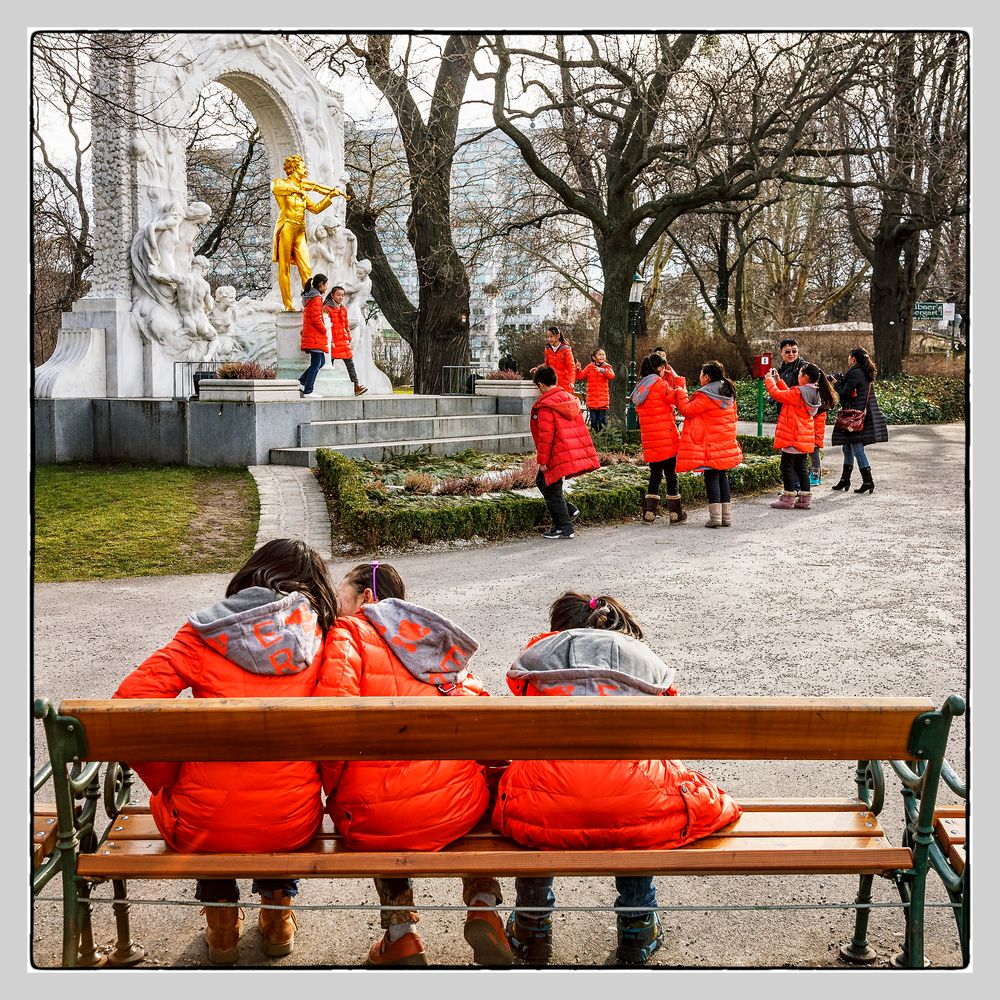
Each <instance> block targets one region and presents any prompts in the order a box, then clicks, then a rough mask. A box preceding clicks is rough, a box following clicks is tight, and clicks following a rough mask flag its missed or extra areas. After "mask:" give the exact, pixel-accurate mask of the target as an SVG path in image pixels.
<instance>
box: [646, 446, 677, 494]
mask: <svg viewBox="0 0 1000 1000" xmlns="http://www.w3.org/2000/svg"><path fill="white" fill-rule="evenodd" d="M664 476H666V477H667V496H670V497H675V496H677V456H676V455H671V456H670V458H665V459H664V460H663V461H662V462H650V463H649V488H648V489H647V490H646V492H647V493H656V494H657V495H659V493H660V481H661V480H662V479H663V477H664Z"/></svg>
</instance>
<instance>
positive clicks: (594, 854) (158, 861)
mask: <svg viewBox="0 0 1000 1000" xmlns="http://www.w3.org/2000/svg"><path fill="white" fill-rule="evenodd" d="M312 846H313V847H320V848H321V850H318V851H310V852H306V851H298V852H295V853H293V854H256V855H247V854H176V853H175V852H173V851H171V850H170V849H169V848H167V847H166V845H164V844H163V842H162V841H147V840H122V841H114V842H110V841H109V842H108V843H106V844H104V845H103V846H102V848H101V850H100V851H99V852H98V853H97V854H86V855H82V856H81V857H80V859H79V864H78V867H77V871H78V873H79V874H80V875H82V876H85V877H90V878H113V877H114V878H134V877H143V878H246V877H247V875H248V873H251V872H252V873H253V874H254V875H256V876H257V877H258V878H281V877H288V876H302V877H310V876H315V877H321V878H337V877H342V878H363V877H366V876H370V875H385V876H393V875H396V876H431V877H434V876H439V877H445V876H450V877H454V876H456V875H463V874H469V875H472V874H486V873H489V874H494V875H498V876H512V875H513V876H516V875H541V874H552V875H623V874H635V873H638V872H648V873H658V874H663V875H687V874H720V875H721V874H737V873H744V874H746V873H760V874H863V873H873V874H874V873H878V872H883V871H889V870H891V869H894V868H905V867H907V866H908V865H909V864H910V863H911V854H910V852H909V851H908V850H907V849H905V848H901V847H893V846H892V845H890V844H889V843H888V842H887V841H885V840H884V839H883V838H881V837H830V838H821V837H816V838H814V837H809V838H802V837H793V838H777V837H775V838H770V837H742V838H741V837H708V838H706V839H704V840H700V841H697V842H696V843H694V844H691V845H689V846H687V847H680V848H675V849H674V850H669V851H655V850H653V851H651V850H641V851H628V850H626V851H604V850H601V851H563V850H547V851H537V850H533V849H531V848H526V847H518V846H517V845H515V844H512V843H511V842H509V841H506V842H504V846H503V847H502V848H498V849H495V850H494V849H492V848H486V847H482V846H476V847H475V848H474V849H470V848H469V846H468V845H467V844H465V845H463V844H462V842H461V841H459V842H457V843H456V844H453V845H450V846H449V847H447V848H445V849H444V850H443V851H435V852H426V851H398V852H392V853H388V852H367V851H347V850H345V849H344V848H343V846H342V845H341V844H340V842H339V841H338V840H327V841H316V842H314V844H313V845H312Z"/></svg>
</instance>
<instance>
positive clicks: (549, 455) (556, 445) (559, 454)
mask: <svg viewBox="0 0 1000 1000" xmlns="http://www.w3.org/2000/svg"><path fill="white" fill-rule="evenodd" d="M528 426H529V427H530V428H531V437H532V439H533V440H534V442H535V458H536V459H537V461H538V464H539V465H544V466H545V471H544V472H543V473H542V475H543V476H544V477H545V485H546V486H551V485H552V483H554V482H555V481H556V480H557V479H562V478H563V477H565V476H580V475H582V474H583V473H584V472H591V471H593V470H594V469H598V468H600V465H601V462H600V459H599V458H598V457H597V449H595V448H594V442H593V439H592V438H591V436H590V431H588V430H587V425H586V424H585V423H584V422H583V416H582V414H581V413H580V407H579V404H578V403H577V401H576V397H575V396H573V395H572V394H571V393H568V392H566V390H565V389H562V388H561V387H560V386H558V385H557V386H556V387H555V388H553V389H549V390H548V391H547V392H543V393H542V395H541V396H540V397H539V398H538V399H537V400H536V401H535V403H534V404H533V405H532V407H531V417H530V419H529V421H528Z"/></svg>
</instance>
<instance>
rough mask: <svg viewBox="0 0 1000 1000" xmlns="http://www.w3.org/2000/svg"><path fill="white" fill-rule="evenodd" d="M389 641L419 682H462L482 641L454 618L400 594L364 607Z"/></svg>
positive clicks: (398, 656)
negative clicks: (404, 597) (412, 602)
mask: <svg viewBox="0 0 1000 1000" xmlns="http://www.w3.org/2000/svg"><path fill="white" fill-rule="evenodd" d="M361 614H363V615H364V616H365V618H367V619H368V621H370V622H371V623H372V625H374V626H375V628H377V629H378V631H379V634H380V635H381V636H382V638H383V639H384V640H385V644H386V645H387V646H388V647H389V648H390V649H391V650H392V652H393V653H395V655H396V657H397V658H398V659H399V661H400V662H401V663H402V664H403V666H404V667H406V669H407V670H409V672H410V673H411V674H413V676H414V677H416V679H417V680H418V681H423V682H424V683H425V684H435V685H438V686H440V685H441V684H459V683H461V681H462V679H463V678H464V677H465V674H466V672H467V671H466V663H467V661H468V660H469V658H470V657H471V656H472V654H473V653H474V652H475V651H476V650H477V649H479V643H478V642H476V640H475V639H473V638H472V636H471V635H469V634H468V633H467V632H464V631H463V630H462V629H460V628H459V627H458V626H457V625H456V624H455V623H454V622H453V621H450V620H449V619H447V618H445V617H444V615H439V614H438V613H437V612H436V611H431V610H430V608H423V607H421V606H420V605H419V604H411V603H410V602H409V601H403V600H400V599H399V598H396V597H389V598H386V599H385V600H384V601H378V602H377V603H375V604H365V605H364V606H363V607H362V608H361Z"/></svg>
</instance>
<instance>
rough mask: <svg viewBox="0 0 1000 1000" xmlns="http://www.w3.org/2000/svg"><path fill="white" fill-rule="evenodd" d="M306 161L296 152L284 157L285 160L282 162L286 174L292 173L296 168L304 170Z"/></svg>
mask: <svg viewBox="0 0 1000 1000" xmlns="http://www.w3.org/2000/svg"><path fill="white" fill-rule="evenodd" d="M305 166H306V161H305V160H303V159H302V157H301V156H299V154H298V153H293V154H292V155H291V156H286V157H285V162H284V163H283V164H282V167H284V170H285V173H286V174H293V173H295V171H297V170H305Z"/></svg>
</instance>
